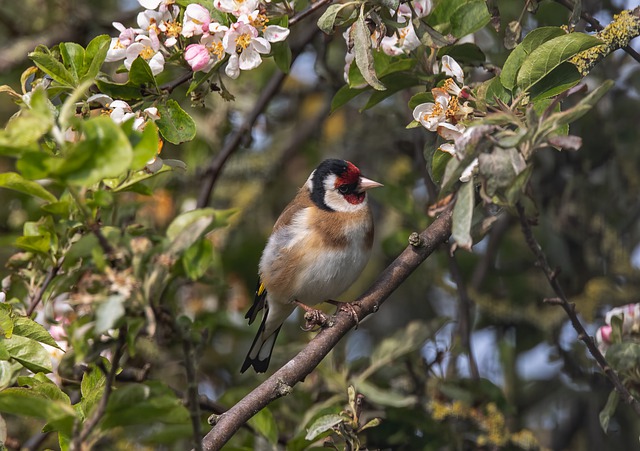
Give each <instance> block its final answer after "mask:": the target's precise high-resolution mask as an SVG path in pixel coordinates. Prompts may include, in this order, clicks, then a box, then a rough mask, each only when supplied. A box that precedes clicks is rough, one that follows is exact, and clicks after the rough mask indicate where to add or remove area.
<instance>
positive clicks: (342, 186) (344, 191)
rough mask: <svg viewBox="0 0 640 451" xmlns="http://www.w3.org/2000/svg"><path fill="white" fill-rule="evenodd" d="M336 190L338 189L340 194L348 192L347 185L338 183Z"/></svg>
mask: <svg viewBox="0 0 640 451" xmlns="http://www.w3.org/2000/svg"><path fill="white" fill-rule="evenodd" d="M338 191H340V193H341V194H347V193H348V192H349V185H340V186H339V187H338Z"/></svg>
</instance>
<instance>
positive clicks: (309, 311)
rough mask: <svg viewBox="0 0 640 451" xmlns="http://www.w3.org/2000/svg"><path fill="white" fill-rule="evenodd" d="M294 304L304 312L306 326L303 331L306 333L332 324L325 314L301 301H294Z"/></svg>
mask: <svg viewBox="0 0 640 451" xmlns="http://www.w3.org/2000/svg"><path fill="white" fill-rule="evenodd" d="M294 303H295V304H296V305H297V306H298V307H300V308H301V309H302V310H304V326H302V327H301V329H302V330H304V331H305V332H313V331H316V330H318V329H322V328H323V327H326V326H327V325H329V324H330V320H329V317H328V316H327V315H325V313H324V312H322V311H320V310H318V309H315V308H313V307H309V306H308V305H307V304H303V303H302V302H300V301H294Z"/></svg>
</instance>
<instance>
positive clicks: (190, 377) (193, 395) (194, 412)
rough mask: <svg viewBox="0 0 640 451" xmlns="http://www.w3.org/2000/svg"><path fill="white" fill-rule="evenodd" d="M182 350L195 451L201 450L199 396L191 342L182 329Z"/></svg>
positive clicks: (187, 332) (187, 333)
mask: <svg viewBox="0 0 640 451" xmlns="http://www.w3.org/2000/svg"><path fill="white" fill-rule="evenodd" d="M182 350H183V352H184V368H185V371H186V373H187V392H186V399H187V406H188V408H189V416H190V417H191V426H192V428H193V443H194V445H195V451H202V445H201V443H200V437H202V427H201V425H200V398H199V393H198V382H197V381H196V364H195V356H194V351H193V343H192V342H191V337H190V336H189V331H186V330H183V331H182Z"/></svg>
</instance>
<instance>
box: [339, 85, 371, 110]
mask: <svg viewBox="0 0 640 451" xmlns="http://www.w3.org/2000/svg"><path fill="white" fill-rule="evenodd" d="M369 89H371V88H369V87H368V86H367V87H366V88H351V87H350V86H349V85H343V86H342V87H341V88H340V89H338V92H336V94H335V95H334V96H333V99H331V112H332V113H333V112H334V111H336V110H337V109H338V108H340V107H341V106H343V105H346V104H347V103H348V102H349V101H350V100H351V99H353V98H355V97H357V96H358V95H359V94H362V93H363V92H365V91H367V90H369Z"/></svg>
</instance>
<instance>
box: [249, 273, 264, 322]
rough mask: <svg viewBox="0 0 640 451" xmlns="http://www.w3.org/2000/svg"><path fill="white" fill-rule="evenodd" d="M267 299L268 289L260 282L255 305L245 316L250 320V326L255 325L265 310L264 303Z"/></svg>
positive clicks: (254, 301)
mask: <svg viewBox="0 0 640 451" xmlns="http://www.w3.org/2000/svg"><path fill="white" fill-rule="evenodd" d="M266 299H267V289H266V288H265V287H264V284H263V283H262V282H261V281H259V280H258V286H257V287H256V297H255V298H254V300H253V305H252V306H251V308H250V309H249V311H248V312H247V314H246V315H245V318H246V319H248V320H249V324H253V322H254V321H255V319H256V317H257V316H258V313H259V312H260V310H262V309H263V308H264V303H265V301H266Z"/></svg>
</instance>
